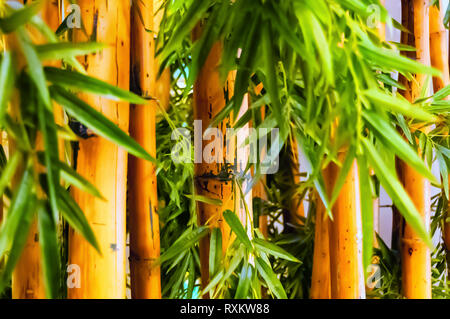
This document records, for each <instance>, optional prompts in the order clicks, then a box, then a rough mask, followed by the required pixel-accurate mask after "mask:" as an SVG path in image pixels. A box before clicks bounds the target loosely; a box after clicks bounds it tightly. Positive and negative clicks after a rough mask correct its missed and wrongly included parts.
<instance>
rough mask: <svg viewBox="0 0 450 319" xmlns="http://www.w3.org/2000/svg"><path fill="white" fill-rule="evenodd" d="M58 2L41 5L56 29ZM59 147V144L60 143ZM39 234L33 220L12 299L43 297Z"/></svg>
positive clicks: (38, 140) (39, 139) (58, 118)
mask: <svg viewBox="0 0 450 319" xmlns="http://www.w3.org/2000/svg"><path fill="white" fill-rule="evenodd" d="M59 12H60V11H59V2H58V1H57V0H52V1H46V2H45V4H44V5H43V8H42V11H41V16H42V19H43V20H44V21H45V22H46V23H47V25H48V26H49V27H50V28H51V29H52V30H56V29H57V28H58V26H59V23H60V21H61V20H60V13H59ZM35 36H36V37H35V40H36V41H38V42H44V39H43V38H42V37H41V36H38V35H35ZM57 64H58V63H57V62H53V63H47V65H53V66H55V65H57ZM55 120H56V121H58V123H62V121H63V114H62V110H61V108H60V107H57V106H55ZM10 146H11V150H10V152H11V153H12V152H14V146H13V145H12V144H10ZM36 147H37V149H42V148H43V141H42V137H41V135H38V136H37V138H36ZM60 147H61V144H60ZM40 254H41V251H40V247H39V234H38V229H37V222H36V221H34V222H33V224H32V226H31V229H30V234H29V235H28V239H27V243H26V245H25V248H24V250H23V252H22V255H21V257H20V259H19V261H18V262H17V265H16V267H15V269H14V272H13V276H12V297H13V298H14V299H43V298H45V287H44V283H43V280H42V271H43V270H42V265H41V258H40Z"/></svg>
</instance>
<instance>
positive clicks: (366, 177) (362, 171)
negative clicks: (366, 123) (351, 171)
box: [358, 156, 374, 274]
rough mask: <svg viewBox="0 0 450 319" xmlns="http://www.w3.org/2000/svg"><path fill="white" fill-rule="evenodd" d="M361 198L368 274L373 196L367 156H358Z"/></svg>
mask: <svg viewBox="0 0 450 319" xmlns="http://www.w3.org/2000/svg"><path fill="white" fill-rule="evenodd" d="M358 170H359V194H360V195H359V198H360V199H361V221H362V236H363V238H362V239H363V266H364V273H365V274H366V271H367V267H368V266H369V265H370V264H371V261H372V255H373V238H374V228H373V227H374V226H373V196H372V189H371V187H370V171H369V167H368V165H367V161H366V158H365V157H363V156H358Z"/></svg>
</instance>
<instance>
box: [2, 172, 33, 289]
mask: <svg viewBox="0 0 450 319" xmlns="http://www.w3.org/2000/svg"><path fill="white" fill-rule="evenodd" d="M22 182H24V181H23V180H22ZM26 183H27V182H26ZM25 187H28V186H25ZM36 201H37V200H36V196H35V195H34V194H30V195H29V196H27V198H26V201H25V203H23V206H22V205H20V206H22V207H21V211H20V212H19V211H14V212H13V211H10V213H16V214H20V223H19V224H18V225H17V227H16V229H15V231H14V233H12V234H11V239H12V238H14V240H12V242H11V246H10V250H9V253H8V258H7V260H6V265H5V266H4V267H3V269H2V272H1V274H0V292H2V291H3V290H4V289H5V287H6V286H7V285H8V284H9V281H10V279H11V275H12V273H13V270H14V268H15V266H16V264H17V262H18V261H19V259H20V256H21V255H22V251H23V249H24V248H25V245H26V243H27V239H28V235H29V233H30V228H31V223H32V222H33V217H34V212H35V204H36ZM16 208H18V207H17V206H16Z"/></svg>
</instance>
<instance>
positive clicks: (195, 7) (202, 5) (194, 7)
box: [159, 1, 209, 61]
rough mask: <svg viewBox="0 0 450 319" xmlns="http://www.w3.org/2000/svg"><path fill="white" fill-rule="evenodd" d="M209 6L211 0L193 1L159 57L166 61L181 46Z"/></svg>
mask: <svg viewBox="0 0 450 319" xmlns="http://www.w3.org/2000/svg"><path fill="white" fill-rule="evenodd" d="M208 7H209V1H193V3H192V4H191V6H190V7H189V8H188V10H187V12H186V13H185V14H183V17H182V19H181V21H180V22H178V23H177V27H176V29H175V30H174V31H173V33H172V36H171V37H170V38H169V41H168V42H167V43H166V44H165V46H164V49H163V51H162V52H161V54H160V56H159V58H160V59H161V61H164V60H165V59H166V58H167V57H168V56H169V55H170V54H171V53H172V52H173V51H175V50H176V49H177V48H179V47H180V44H181V42H182V41H183V40H184V39H185V38H186V36H187V35H188V34H189V33H190V32H191V31H192V29H194V27H195V25H196V24H197V22H198V21H199V20H200V19H201V18H202V16H203V15H204V13H205V12H206V10H207V9H208Z"/></svg>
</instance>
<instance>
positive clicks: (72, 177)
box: [38, 152, 106, 200]
mask: <svg viewBox="0 0 450 319" xmlns="http://www.w3.org/2000/svg"><path fill="white" fill-rule="evenodd" d="M38 157H39V162H41V163H45V155H44V152H38ZM55 165H57V166H58V168H59V170H60V172H59V173H60V175H61V178H62V179H63V180H65V181H66V182H67V183H69V184H70V185H72V186H75V187H76V188H78V189H80V190H82V191H84V192H86V193H89V194H91V195H93V196H95V197H98V198H100V199H103V200H106V199H105V198H104V197H103V196H102V194H101V193H100V191H99V190H98V189H97V188H96V187H95V185H93V184H92V183H91V182H89V181H88V180H87V179H85V178H84V177H83V176H81V175H80V174H78V173H77V172H76V171H75V170H74V169H73V168H72V167H70V166H69V165H67V164H66V163H65V162H61V161H57V162H55Z"/></svg>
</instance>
